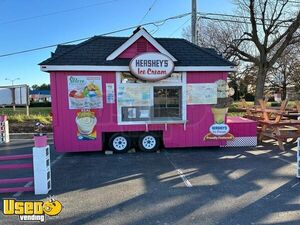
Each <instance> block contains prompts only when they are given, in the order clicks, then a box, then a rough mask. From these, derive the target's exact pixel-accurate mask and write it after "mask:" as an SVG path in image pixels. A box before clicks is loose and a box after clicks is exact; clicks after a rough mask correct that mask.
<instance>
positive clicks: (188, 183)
mask: <svg viewBox="0 0 300 225" xmlns="http://www.w3.org/2000/svg"><path fill="white" fill-rule="evenodd" d="M164 155H165V156H166V158H167V160H168V161H169V162H170V163H171V164H172V166H173V167H174V169H175V170H176V172H177V174H178V175H179V176H180V178H181V179H182V181H183V183H184V184H185V186H186V187H189V188H190V187H193V185H192V184H191V182H190V181H189V180H188V179H187V177H186V176H185V175H184V173H183V172H182V170H181V169H178V168H177V166H176V165H175V163H173V161H172V160H171V159H170V158H169V157H168V155H167V153H166V152H165V153H164Z"/></svg>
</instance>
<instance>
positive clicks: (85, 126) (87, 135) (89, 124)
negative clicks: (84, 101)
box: [75, 110, 97, 141]
mask: <svg viewBox="0 0 300 225" xmlns="http://www.w3.org/2000/svg"><path fill="white" fill-rule="evenodd" d="M75 121H76V125H77V139H78V140H80V141H84V140H95V139H96V138H97V131H96V124H97V118H96V116H95V112H92V111H90V110H82V111H80V112H78V113H77V115H76V119H75Z"/></svg>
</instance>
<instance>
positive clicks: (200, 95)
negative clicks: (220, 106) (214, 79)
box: [187, 83, 217, 105]
mask: <svg viewBox="0 0 300 225" xmlns="http://www.w3.org/2000/svg"><path fill="white" fill-rule="evenodd" d="M216 103H217V84H215V83H201V84H188V85H187V104H188V105H200V104H216Z"/></svg>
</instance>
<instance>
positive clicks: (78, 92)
mask: <svg viewBox="0 0 300 225" xmlns="http://www.w3.org/2000/svg"><path fill="white" fill-rule="evenodd" d="M69 99H70V104H71V108H73V109H84V108H86V109H89V108H101V107H102V104H101V102H102V101H101V100H102V92H101V90H100V87H99V85H97V84H95V83H94V81H87V82H83V83H80V84H78V85H73V87H72V89H71V90H70V91H69Z"/></svg>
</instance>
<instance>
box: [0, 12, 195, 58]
mask: <svg viewBox="0 0 300 225" xmlns="http://www.w3.org/2000/svg"><path fill="white" fill-rule="evenodd" d="M190 14H191V13H184V14H180V15H177V16H172V17H168V18H166V19H162V20H158V21H154V22H148V23H144V24H140V25H135V26H131V27H127V28H123V29H119V30H115V31H111V32H107V33H103V34H99V36H106V35H111V34H115V33H119V32H123V31H127V30H131V29H134V28H137V27H139V26H148V25H155V26H157V25H156V24H160V23H165V22H167V21H169V20H174V19H180V18H183V17H186V16H188V15H190ZM91 37H92V36H90V37H85V38H80V39H76V40H71V41H67V42H62V43H58V44H51V45H46V46H42V47H37V48H32V49H26V50H22V51H17V52H11V53H6V54H2V55H0V58H2V57H7V56H12V55H18V54H23V53H27V52H33V51H38V50H42V49H46V48H52V47H55V46H57V45H65V44H71V43H74V42H79V41H84V40H87V39H89V38H91Z"/></svg>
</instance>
